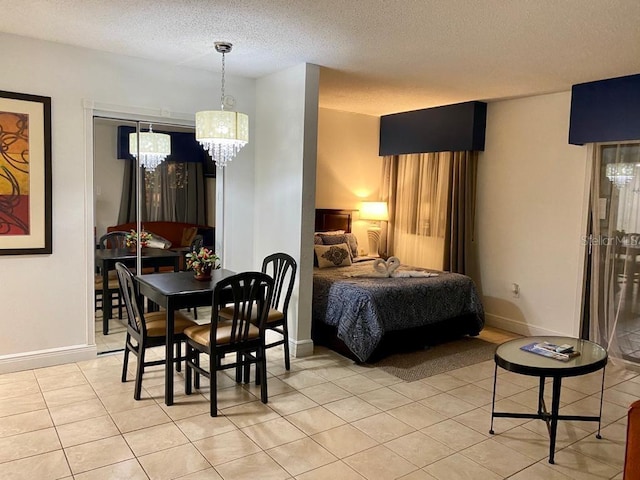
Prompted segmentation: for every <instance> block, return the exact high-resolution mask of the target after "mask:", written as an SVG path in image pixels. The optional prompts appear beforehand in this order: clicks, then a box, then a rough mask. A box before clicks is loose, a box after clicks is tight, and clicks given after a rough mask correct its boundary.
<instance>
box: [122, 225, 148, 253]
mask: <svg viewBox="0 0 640 480" xmlns="http://www.w3.org/2000/svg"><path fill="white" fill-rule="evenodd" d="M149 240H151V234H150V233H149V232H145V231H144V230H143V231H141V232H140V234H138V232H136V231H135V230H131V231H130V232H129V233H127V236H126V237H125V244H126V246H127V248H128V249H129V250H132V251H135V250H136V245H137V244H138V241H140V247H142V248H145V247H147V246H148V245H149Z"/></svg>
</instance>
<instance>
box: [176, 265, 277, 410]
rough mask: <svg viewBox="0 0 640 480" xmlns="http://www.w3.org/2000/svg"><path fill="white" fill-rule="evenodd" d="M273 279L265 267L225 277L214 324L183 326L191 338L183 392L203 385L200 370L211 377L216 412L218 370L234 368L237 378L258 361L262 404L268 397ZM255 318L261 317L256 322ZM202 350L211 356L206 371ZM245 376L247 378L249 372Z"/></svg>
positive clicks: (218, 289) (220, 285)
mask: <svg viewBox="0 0 640 480" xmlns="http://www.w3.org/2000/svg"><path fill="white" fill-rule="evenodd" d="M273 283H274V282H273V278H271V277H270V276H269V275H267V274H265V273H261V272H244V273H239V274H237V275H233V276H231V277H227V278H225V279H224V280H221V281H220V282H218V283H217V284H216V286H215V288H214V291H213V302H212V308H211V323H210V324H206V325H198V326H194V327H189V328H187V329H185V331H184V334H185V336H186V338H187V354H186V358H187V360H186V369H185V393H186V394H187V395H190V394H191V391H192V386H195V388H199V387H200V375H204V376H205V377H207V378H209V382H210V386H211V391H210V392H209V397H210V399H211V406H210V413H211V416H212V417H215V416H217V414H218V399H217V397H218V396H217V379H216V374H217V372H218V371H219V370H225V369H229V368H235V369H236V382H238V383H239V382H241V381H242V378H243V372H244V367H248V366H250V365H253V364H255V365H256V383H258V382H259V383H260V399H261V401H262V403H267V401H268V397H267V364H266V356H265V337H264V325H265V321H266V318H267V312H268V311H269V305H270V303H271V296H272V294H273ZM223 314H224V315H223ZM252 318H255V319H257V321H256V322H255V323H254V322H252V321H251V319H252ZM200 353H206V354H207V355H209V369H208V370H207V369H205V368H203V367H202V366H201V365H200ZM230 353H235V354H236V356H235V362H230V363H224V364H223V363H222V357H224V356H225V355H226V354H230ZM258 372H259V374H258ZM244 378H245V380H246V381H248V375H247V376H245V377H244Z"/></svg>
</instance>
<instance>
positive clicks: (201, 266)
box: [186, 247, 220, 275]
mask: <svg viewBox="0 0 640 480" xmlns="http://www.w3.org/2000/svg"><path fill="white" fill-rule="evenodd" d="M186 257H187V268H188V269H189V270H193V271H194V272H196V274H197V275H202V274H203V273H204V272H205V271H206V270H217V269H218V268H220V264H219V263H218V262H219V261H220V257H218V256H217V255H216V254H215V253H213V250H209V249H208V248H207V247H201V248H200V250H198V251H195V250H194V251H193V252H191V253H187V255H186Z"/></svg>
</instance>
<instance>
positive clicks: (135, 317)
mask: <svg viewBox="0 0 640 480" xmlns="http://www.w3.org/2000/svg"><path fill="white" fill-rule="evenodd" d="M116 272H118V284H119V285H120V295H122V298H123V299H124V305H125V308H126V309H127V325H128V327H127V330H128V331H129V333H130V334H132V335H133V336H134V337H135V338H136V340H140V339H141V337H142V335H146V323H145V320H144V308H143V301H142V297H141V296H140V292H139V290H138V284H137V282H136V281H135V277H134V276H133V273H131V270H129V269H128V268H127V266H126V265H125V264H124V263H122V262H117V263H116Z"/></svg>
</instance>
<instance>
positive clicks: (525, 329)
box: [484, 313, 567, 337]
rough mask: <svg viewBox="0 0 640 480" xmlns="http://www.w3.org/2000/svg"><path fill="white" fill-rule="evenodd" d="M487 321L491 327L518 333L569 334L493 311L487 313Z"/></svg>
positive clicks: (563, 335) (528, 334)
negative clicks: (495, 313) (502, 315)
mask: <svg viewBox="0 0 640 480" xmlns="http://www.w3.org/2000/svg"><path fill="white" fill-rule="evenodd" d="M484 318H485V323H486V324H487V325H489V326H491V327H495V328H499V329H501V330H506V331H508V332H513V333H517V334H519V335H524V336H531V335H550V336H561V337H565V336H567V335H566V334H565V333H562V332H556V331H554V330H549V329H547V328H542V327H538V326H536V325H531V324H528V323H524V322H521V321H518V320H514V319H512V318H506V317H501V316H499V315H494V314H492V313H485V315H484Z"/></svg>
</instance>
